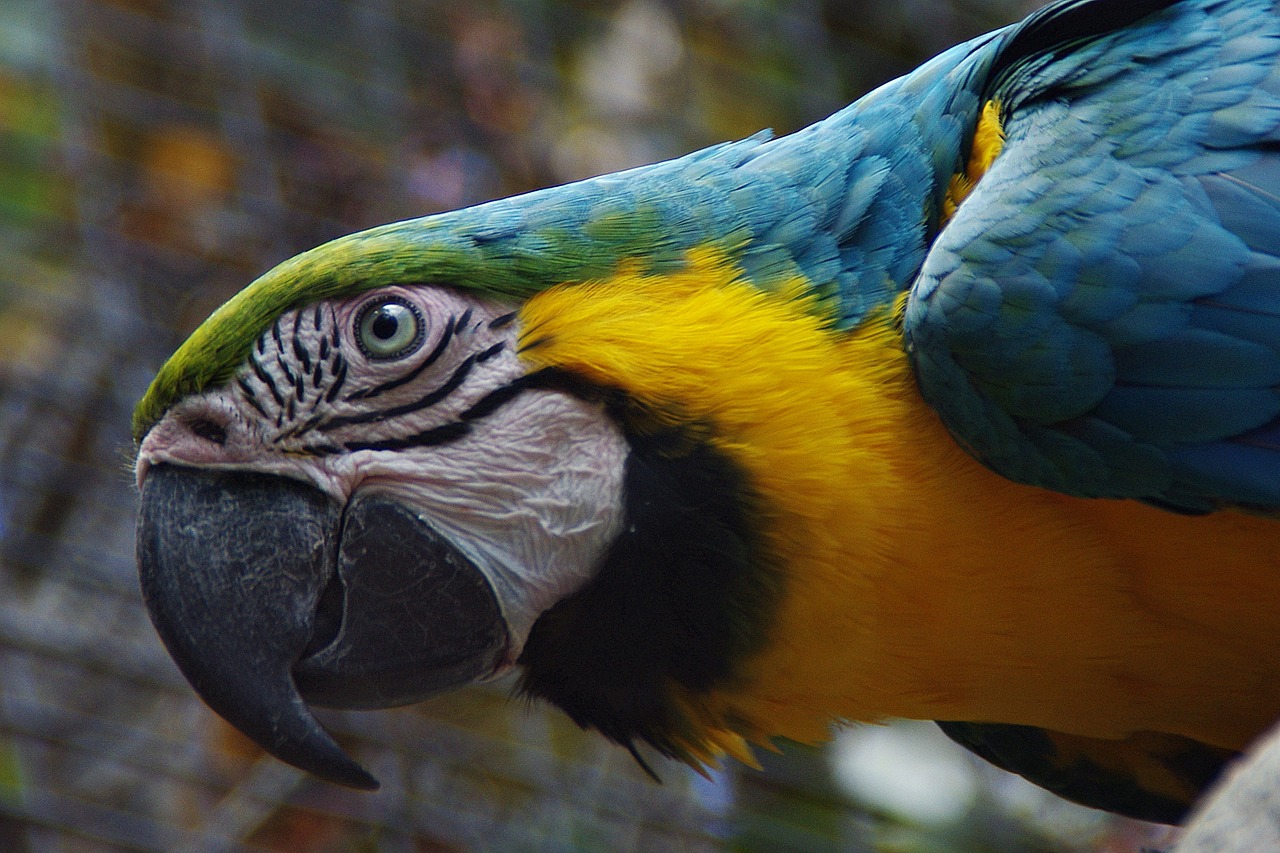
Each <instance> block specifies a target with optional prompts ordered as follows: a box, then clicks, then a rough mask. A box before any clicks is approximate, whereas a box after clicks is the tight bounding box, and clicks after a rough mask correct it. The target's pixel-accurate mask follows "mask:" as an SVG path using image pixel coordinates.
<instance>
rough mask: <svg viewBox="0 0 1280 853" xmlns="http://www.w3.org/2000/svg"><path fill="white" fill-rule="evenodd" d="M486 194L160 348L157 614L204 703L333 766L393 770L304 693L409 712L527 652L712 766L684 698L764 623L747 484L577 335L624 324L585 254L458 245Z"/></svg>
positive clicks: (260, 284) (343, 704)
mask: <svg viewBox="0 0 1280 853" xmlns="http://www.w3.org/2000/svg"><path fill="white" fill-rule="evenodd" d="M499 204H505V203H499ZM469 215H473V214H467V213H466V212H462V213H460V214H454V215H445V216H443V217H433V218H428V219H424V220H416V221H410V222H407V223H397V224H393V225H390V226H383V227H381V228H378V229H373V230H371V231H368V232H363V233H361V234H356V235H351V236H348V237H345V238H341V239H339V240H337V241H334V242H333V243H330V244H327V245H325V246H321V247H319V248H317V249H314V250H311V251H310V252H307V253H304V254H303V255H300V256H298V257H296V258H294V259H291V260H289V261H286V262H285V263H283V264H281V265H280V266H278V267H277V268H275V269H274V270H271V271H270V272H268V273H266V274H265V275H264V276H262V277H261V278H260V279H258V280H257V281H256V282H254V283H253V284H252V285H250V286H249V287H248V288H246V289H245V290H243V291H241V292H240V293H239V294H238V295H237V296H236V297H234V298H233V299H232V300H230V301H229V302H228V303H227V304H226V305H224V306H223V307H222V308H220V309H219V310H218V311H217V312H215V313H214V314H213V315H212V316H211V317H210V318H209V319H208V320H207V321H206V322H205V323H204V324H203V325H202V326H201V327H200V328H198V329H197V330H196V332H195V333H194V334H193V335H192V336H191V337H190V338H189V339H188V340H187V342H186V343H184V344H183V346H182V347H181V348H179V350H178V351H177V352H176V353H175V354H174V355H173V357H172V358H171V359H170V360H169V362H168V363H167V364H166V365H164V367H163V368H162V369H161V371H160V372H159V373H158V375H157V377H156V379H155V380H154V382H153V383H152V386H151V387H150V389H149V390H148V392H147V394H146V396H145V397H144V398H143V400H142V401H141V402H140V404H139V406H138V409H137V411H136V413H135V423H134V429H135V438H136V440H137V441H138V455H137V462H136V474H137V481H138V485H139V488H140V490H141V507H140V516H139V528H138V560H139V567H140V578H141V585H142V589H143V594H144V599H145V602H146V605H147V608H148V611H149V613H150V616H151V618H152V621H153V622H154V624H155V626H156V628H157V630H158V633H159V634H160V636H161V638H162V639H163V641H164V643H165V645H166V646H167V648H168V649H169V651H170V653H171V655H172V656H173V658H174V659H175V661H176V662H177V663H178V665H179V667H180V669H181V670H182V672H183V674H184V675H185V676H186V677H187V679H188V680H189V681H190V682H191V684H192V685H193V687H194V688H195V690H196V691H197V693H199V695H200V696H201V697H202V698H203V699H204V700H205V701H206V702H207V704H208V705H209V706H210V707H211V708H213V709H214V710H215V711H217V712H218V713H219V714H221V715H222V716H223V717H224V718H226V719H227V720H228V721H229V722H231V723H232V724H233V725H235V726H236V727H237V728H239V729H240V730H241V731H242V732H244V733H245V734H246V735H248V736H249V737H250V738H252V739H253V740H255V741H256V742H257V743H258V744H260V745H261V746H262V747H264V748H265V749H266V750H267V751H269V752H270V753H272V754H274V755H275V756H277V757H279V758H281V759H282V760H284V761H286V762H289V763H292V764H294V765H296V766H298V767H300V768H303V769H305V770H308V771H311V772H313V773H315V774H316V775H318V776H321V777H322V778H326V779H328V780H331V781H335V782H339V783H343V784H347V785H352V786H355V787H365V788H369V787H374V786H376V782H375V781H374V780H373V779H372V777H370V776H369V775H368V774H367V773H366V772H365V771H364V770H363V769H362V768H361V767H360V766H359V765H358V764H356V763H355V762H353V761H352V760H351V759H350V758H349V757H347V756H346V755H345V754H344V753H343V752H342V750H341V749H340V748H339V747H338V746H337V744H336V743H335V742H334V741H333V740H332V738H331V737H330V736H329V734H328V733H327V732H326V731H325V730H324V728H323V727H322V726H321V725H320V724H319V722H318V721H317V720H316V719H315V717H314V716H313V714H312V712H311V710H310V708H311V706H313V705H314V706H324V707H336V708H360V709H372V708H385V707H391V706H397V705H404V704H408V703H412V702H416V701H419V700H421V699H424V698H426V697H429V696H431V695H434V694H437V693H440V692H442V691H446V690H449V689H452V688H456V687H459V686H462V685H465V684H469V683H472V682H475V681H479V680H484V679H490V678H494V677H496V676H500V675H502V674H504V673H506V672H508V671H510V670H512V669H516V668H519V669H520V670H521V672H522V682H521V689H522V690H523V692H525V693H526V694H528V695H530V696H534V697H540V698H545V699H548V700H550V701H551V702H553V703H555V704H557V705H559V706H560V707H561V708H563V709H564V710H565V711H567V712H568V713H569V715H570V716H571V717H572V718H573V719H574V720H575V721H577V722H578V723H579V724H581V725H583V726H587V727H593V728H596V729H599V730H600V731H601V732H602V733H604V734H605V735H607V736H608V737H610V738H612V739H614V740H616V741H618V742H620V743H623V744H625V745H627V746H628V747H630V748H631V749H632V752H633V754H635V749H634V744H635V742H637V741H643V742H647V743H649V744H652V745H653V746H655V747H656V748H657V749H658V750H659V751H661V752H663V753H666V754H669V755H674V756H677V757H680V758H683V759H685V760H693V759H694V758H695V757H698V756H702V755H704V754H706V751H707V745H706V735H705V734H700V733H698V732H697V731H696V730H695V728H696V727H695V725H694V723H693V722H692V721H691V719H690V714H689V713H688V711H687V708H686V700H685V697H687V696H689V695H692V694H694V693H696V692H697V691H701V690H705V689H707V688H709V687H710V686H712V685H714V684H716V683H719V682H722V681H724V680H725V679H727V678H729V677H730V676H731V674H732V671H733V668H734V661H736V660H740V659H741V658H742V657H743V656H744V655H745V654H746V652H747V650H748V649H749V648H750V647H752V645H753V644H756V643H758V641H759V636H760V634H761V631H762V627H761V626H762V625H763V622H762V620H757V619H754V618H748V616H749V615H750V614H751V613H754V612H755V611H763V610H764V609H766V607H765V604H764V602H765V601H766V600H767V598H768V594H769V593H768V590H769V588H770V584H771V583H772V580H771V573H770V571H769V569H768V566H767V565H766V563H767V560H766V559H765V557H764V556H763V555H764V553H765V552H766V551H767V549H765V548H762V547H757V546H758V544H759V543H758V542H757V541H756V540H757V539H758V537H757V536H756V535H755V534H754V533H753V532H752V531H753V529H754V527H755V526H754V525H753V518H752V512H753V503H752V501H753V499H752V496H751V490H750V488H749V487H748V486H747V484H746V481H745V478H743V477H742V476H741V473H740V471H739V468H738V466H736V465H735V464H734V462H733V461H732V460H731V459H729V458H728V457H727V456H726V454H725V453H723V452H722V451H721V450H720V449H719V448H717V447H716V446H715V445H714V444H713V443H711V442H709V441H708V440H707V436H706V429H705V424H701V423H699V421H698V419H697V418H692V417H688V416H686V415H685V414H682V413H681V412H680V411H678V409H679V407H678V406H675V405H669V403H670V400H668V401H667V403H662V402H658V403H655V402H654V400H655V395H653V394H649V395H648V396H645V395H638V394H636V393H633V392H632V389H630V388H628V387H626V383H620V382H618V381H615V380H614V379H613V378H610V377H612V376H614V375H615V374H608V373H601V372H600V371H598V370H596V369H595V367H594V366H593V365H592V364H591V359H592V356H591V355H586V356H582V357H581V358H578V359H577V360H576V361H574V360H573V359H566V358H562V357H560V356H557V355H555V353H558V352H561V351H563V350H566V349H567V350H569V351H572V350H573V349H574V347H575V346H577V344H578V338H577V334H576V333H577V331H578V330H579V329H586V328H589V327H591V328H596V329H597V330H596V331H595V332H594V334H595V335H596V336H597V339H599V337H600V336H602V335H603V336H604V337H608V336H609V335H610V334H611V333H609V332H600V331H599V329H598V327H599V325H600V322H601V321H602V320H604V319H606V318H607V316H609V315H610V314H611V310H612V309H610V308H609V307H608V300H600V299H592V298H589V297H588V295H587V294H589V292H590V291H591V289H592V285H591V284H590V282H589V280H588V279H589V278H590V276H591V273H592V270H593V269H594V268H593V267H591V266H590V264H589V263H583V265H582V268H580V269H578V270H577V271H576V273H574V274H571V273H569V272H567V269H568V268H567V267H564V266H563V265H562V266H556V267H554V268H553V269H550V270H545V269H542V268H539V267H537V266H536V265H533V264H527V263H526V264H523V265H518V266H517V268H515V269H512V268H511V265H510V264H508V276H507V277H506V278H497V279H493V278H492V276H493V267H494V266H495V264H497V265H501V262H500V261H497V260H495V258H496V257H498V256H500V255H505V256H506V258H507V259H508V260H509V259H510V256H511V255H513V254H518V251H519V249H520V247H519V246H513V245H511V241H510V240H508V241H507V242H506V244H505V245H502V244H503V241H502V240H491V241H488V242H486V241H484V240H481V239H479V238H477V237H476V236H475V235H474V234H469V235H468V236H467V238H466V239H465V240H461V241H460V240H459V238H458V237H457V233H458V231H459V227H460V226H458V220H459V218H462V221H463V222H464V223H465V222H469V221H470V220H467V219H465V218H464V217H466V216H469ZM450 216H452V217H453V220H452V221H453V225H452V226H451V225H450V222H451V220H450ZM512 233H513V235H516V236H513V237H511V240H525V239H527V238H528V237H529V234H530V232H529V231H527V230H523V229H520V230H518V231H513V232H512ZM537 236H538V235H537V234H536V233H535V234H534V237H537ZM450 240H453V241H454V242H453V243H450V242H449V241H450ZM458 242H463V243H465V244H466V245H464V246H462V247H461V248H460V247H459V246H458V245H456V244H457V243H458ZM495 244H498V245H496V247H495ZM468 253H470V258H468V257H467V255H468ZM550 254H552V256H553V257H559V256H558V255H555V254H554V253H550ZM708 263H709V264H710V265H711V266H712V267H715V268H716V269H721V268H722V267H723V268H724V269H728V268H727V267H724V265H722V264H720V263H719V262H718V261H714V260H713V261H709V262H708ZM686 265H687V264H686ZM615 269H620V270H623V271H624V275H625V271H626V270H628V269H638V267H636V266H635V265H634V264H632V262H631V261H628V260H619V261H618V262H616V264H615ZM726 274H727V275H732V273H726ZM574 275H576V276H577V277H578V278H579V279H580V280H579V281H574V280H573V278H574ZM486 276H489V277H490V278H486ZM641 277H642V278H643V276H641ZM695 277H696V276H695ZM654 280H658V279H654ZM660 280H662V281H668V282H669V281H670V279H669V278H667V277H661V278H660ZM584 281H585V282H586V283H583V282H584ZM495 282H496V283H495ZM745 288H746V286H745V285H744V289H745ZM697 289H698V288H696V287H692V286H691V287H690V288H688V290H689V291H690V292H692V291H694V290H697ZM628 290H629V289H628V288H622V291H628ZM620 292H621V291H620ZM622 295H623V298H624V299H632V300H634V299H635V294H634V293H625V292H624V293H623V294H622ZM556 300H560V302H562V303H565V304H569V305H593V306H597V307H595V308H591V309H589V310H588V311H587V312H586V314H584V315H581V316H577V317H575V316H574V315H572V312H569V313H568V314H566V313H565V312H563V311H560V310H558V309H557V308H556V307H555V306H554V305H548V304H546V303H549V302H550V303H556ZM538 304H542V306H543V311H542V314H543V315H544V316H542V318H541V319H539V316H538V314H537V311H535V310H534V309H535V307H536V306H537V305H538ZM557 304H558V303H557ZM639 322H640V324H641V326H642V328H641V332H640V334H639V336H638V337H636V336H635V335H634V334H633V336H632V338H631V339H629V340H627V341H626V342H625V344H622V345H620V346H621V349H623V350H625V351H628V352H632V353H643V352H644V351H645V343H646V342H645V337H646V336H651V335H653V334H654V333H655V332H656V331H657V330H656V329H655V328H653V327H652V326H644V324H645V323H646V322H649V321H646V320H644V319H643V318H641V319H640V320H639ZM624 336H625V335H624ZM690 343H691V345H692V344H693V343H695V342H693V341H691V342H690ZM584 346H587V347H588V348H589V345H587V344H584ZM569 361H573V364H572V365H569V364H568V362H569ZM662 370H663V365H662V363H661V361H660V360H659V361H658V362H656V363H655V364H653V365H650V366H649V367H648V368H645V369H644V371H647V375H648V376H650V377H651V378H653V379H655V380H660V378H661V373H662ZM644 371H642V372H644ZM657 396H661V395H657ZM744 614H746V615H744ZM642 764H643V762H642Z"/></svg>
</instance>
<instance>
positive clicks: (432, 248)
mask: <svg viewBox="0 0 1280 853" xmlns="http://www.w3.org/2000/svg"><path fill="white" fill-rule="evenodd" d="M433 238H434V239H433ZM483 255H484V253H483V252H480V253H478V254H477V252H476V249H475V247H474V246H472V247H466V246H462V245H457V244H455V243H451V241H450V240H449V239H448V235H447V234H446V233H444V232H441V231H440V230H439V229H437V228H433V227H432V226H431V224H430V223H429V222H428V221H425V220H419V221H416V222H406V223H396V224H394V225H389V226H383V227H381V228H377V229H373V230H371V231H365V232H361V233H359V234H353V235H350V236H347V237H342V238H339V239H337V240H334V241H333V242H331V243H326V244H325V245H323V246H319V247H317V248H315V249H312V250H310V251H308V252H304V253H302V254H300V255H297V256H295V257H293V258H290V259H289V260H287V261H284V262H283V263H281V264H280V265H279V266H276V267H275V268H273V269H272V270H270V271H268V272H267V273H266V274H264V275H262V276H261V277H260V278H258V279H257V280H256V281H254V282H253V283H252V284H250V285H249V286H248V287H246V288H245V289H244V290H241V291H240V292H239V293H237V294H236V295H235V296H233V297H232V298H231V299H230V300H228V301H227V302H226V303H225V304H224V305H222V307H220V308H218V310H216V311H215V312H214V313H213V314H212V315H210V316H209V318H208V319H207V320H205V321H204V323H202V324H201V325H200V326H199V327H198V328H197V329H196V330H195V331H194V332H193V333H192V334H191V336H190V337H189V338H187V340H186V341H185V342H184V343H183V344H182V346H180V347H179V348H178V350H177V351H176V352H175V353H174V354H173V355H172V356H171V357H170V358H169V360H168V361H167V362H166V363H165V364H164V366H163V367H161V369H160V371H159V373H158V374H157V375H156V377H155V379H154V380H153V381H152V383H151V386H150V387H149V388H148V389H147V392H146V394H145V395H144V396H143V398H142V399H141V401H139V403H138V405H137V407H136V408H135V410H134V414H133V435H134V439H135V440H138V441H141V439H142V437H143V436H144V435H146V433H147V431H148V430H149V429H150V428H151V427H152V426H153V425H154V424H155V423H156V422H157V421H158V420H159V419H160V418H161V417H162V416H163V415H164V413H165V411H167V410H168V409H169V408H170V407H171V406H172V405H173V404H174V403H176V402H177V401H179V400H181V399H182V398H184V397H186V396H187V395H190V394H196V393H200V392H202V391H204V390H207V389H209V388H213V387H217V386H218V385H221V384H223V383H225V382H227V381H228V380H230V379H231V378H232V377H233V376H234V375H235V373H236V371H237V370H238V369H239V368H240V366H241V365H242V364H243V363H244V360H245V359H246V358H248V355H249V351H250V349H251V348H252V347H253V343H254V341H256V340H257V339H258V336H259V335H261V334H262V333H263V332H264V331H265V330H266V329H268V328H269V327H270V326H271V324H272V323H273V322H274V321H275V320H276V319H277V318H278V317H280V315H282V314H284V313H286V312H288V311H291V310H294V309H297V308H301V307H303V306H305V305H308V304H311V303H314V302H318V301H321V300H324V299H332V298H340V297H349V296H354V295H357V294H360V293H362V292H364V291H367V290H372V289H374V288H377V287H381V286H384V285H387V284H393V283H447V284H450V285H452V286H456V287H468V288H472V289H475V290H478V291H482V292H484V293H487V294H490V295H494V296H505V297H509V298H520V297H523V296H526V295H528V292H529V291H528V286H527V283H526V284H524V286H521V285H522V282H527V277H518V276H510V275H504V274H503V268H504V267H507V266H508V265H504V264H501V263H493V262H492V260H486V259H485V258H484V257H483Z"/></svg>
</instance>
